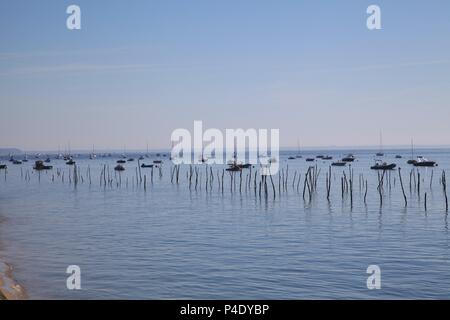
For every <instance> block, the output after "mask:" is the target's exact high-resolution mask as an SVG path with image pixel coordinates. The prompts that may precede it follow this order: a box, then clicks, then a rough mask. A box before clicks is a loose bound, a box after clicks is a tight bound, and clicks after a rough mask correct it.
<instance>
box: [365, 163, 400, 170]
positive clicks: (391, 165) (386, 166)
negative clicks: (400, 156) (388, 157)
mask: <svg viewBox="0 0 450 320" xmlns="http://www.w3.org/2000/svg"><path fill="white" fill-rule="evenodd" d="M396 166H397V165H396V164H395V163H389V164H388V163H386V162H381V161H378V162H377V163H375V165H373V166H371V167H370V169H372V170H393V169H394V168H395V167H396Z"/></svg>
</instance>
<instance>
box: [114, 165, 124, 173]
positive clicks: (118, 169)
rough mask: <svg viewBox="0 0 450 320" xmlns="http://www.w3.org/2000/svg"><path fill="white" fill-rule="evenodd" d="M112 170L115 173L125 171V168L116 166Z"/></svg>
mask: <svg viewBox="0 0 450 320" xmlns="http://www.w3.org/2000/svg"><path fill="white" fill-rule="evenodd" d="M114 170H116V171H125V167H124V166H123V165H121V164H118V165H117V166H115V167H114Z"/></svg>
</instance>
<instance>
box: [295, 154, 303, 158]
mask: <svg viewBox="0 0 450 320" xmlns="http://www.w3.org/2000/svg"><path fill="white" fill-rule="evenodd" d="M295 157H296V158H297V159H301V158H303V157H302V156H301V155H299V154H298V155H296V156H295Z"/></svg>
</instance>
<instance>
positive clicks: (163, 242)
mask: <svg viewBox="0 0 450 320" xmlns="http://www.w3.org/2000/svg"><path fill="white" fill-rule="evenodd" d="M348 152H350V151H348ZM419 152H422V153H423V155H424V156H427V157H428V158H431V159H433V160H436V161H438V163H439V166H438V167H435V168H434V169H431V168H428V169H426V168H423V169H420V174H421V178H420V180H421V189H420V196H419V195H418V194H417V192H415V191H414V190H412V191H410V188H409V178H410V176H409V174H410V170H411V166H409V165H407V164H406V160H407V158H408V153H409V152H408V151H407V150H403V151H400V150H397V151H395V150H394V151H389V152H388V154H387V155H386V157H385V159H386V160H387V161H392V162H396V163H397V164H398V165H399V166H401V167H402V174H403V182H404V185H405V192H406V195H407V197H408V206H407V207H406V208H405V206H404V200H403V196H402V192H401V189H400V185H399V180H398V172H397V171H393V172H391V177H390V187H389V177H388V176H386V177H385V179H386V180H385V181H386V183H385V187H384V195H383V205H382V206H380V198H379V194H378V191H377V185H378V178H377V173H376V172H373V171H371V170H370V169H369V167H370V165H372V163H373V159H374V156H373V153H374V151H364V150H359V151H354V153H355V155H356V157H357V159H358V160H357V161H356V162H355V163H354V164H353V165H352V168H353V170H354V186H353V189H354V190H353V207H352V206H351V204H350V197H349V194H345V195H344V197H342V193H341V177H342V176H343V174H342V171H343V170H345V172H346V174H347V175H348V167H347V168H336V167H333V169H332V187H331V197H330V201H329V202H328V201H327V199H326V190H325V179H326V178H325V172H326V171H327V170H328V166H329V163H330V162H329V161H322V160H320V161H316V164H317V166H318V168H321V172H320V175H319V177H318V190H317V192H316V194H314V195H313V197H312V201H311V202H310V201H309V198H308V197H306V199H305V200H304V199H303V197H302V191H303V179H304V175H305V172H306V171H307V168H308V166H309V165H313V164H314V163H308V162H306V161H305V159H304V158H305V157H306V156H315V155H317V154H324V153H325V154H330V155H332V156H334V158H335V159H336V158H338V157H341V156H343V155H344V154H346V153H347V152H346V151H332V152H325V151H314V152H306V151H305V152H303V159H296V160H287V158H288V156H289V155H292V154H295V152H284V153H282V156H281V158H282V160H281V163H280V165H281V167H282V168H283V169H284V171H285V172H286V166H287V165H289V171H288V172H289V175H288V183H287V190H285V191H283V190H282V193H281V195H279V194H277V196H276V198H275V199H274V198H273V195H272V187H271V185H269V197H268V198H267V199H266V198H265V197H264V192H263V193H262V195H261V197H260V196H259V192H256V194H255V191H254V187H253V182H252V183H251V184H250V188H248V187H245V186H243V187H242V189H241V192H240V191H239V175H236V187H235V189H234V190H233V192H231V190H230V178H229V176H228V174H227V175H225V182H224V190H223V191H222V190H221V189H220V184H219V183H218V179H217V172H220V175H221V172H222V168H217V167H213V174H214V176H215V179H214V181H213V185H212V188H210V189H208V191H206V190H205V166H199V170H200V172H201V178H199V180H200V181H201V182H200V181H199V185H198V186H197V190H195V188H194V187H193V186H192V187H191V190H189V187H188V181H187V178H186V170H187V167H182V168H181V170H180V176H179V184H176V183H175V182H174V183H171V177H170V170H171V164H170V163H169V161H168V159H165V163H164V165H163V169H162V178H160V176H159V172H158V170H155V171H154V177H153V183H152V182H151V178H150V172H151V171H150V169H143V170H142V175H144V174H145V175H146V180H147V186H146V190H144V187H143V185H140V186H136V182H135V179H136V167H137V161H135V162H131V163H127V164H126V165H125V166H126V171H125V172H123V173H121V177H120V180H121V185H118V183H119V178H118V177H117V178H116V177H115V175H114V173H111V176H112V178H113V180H114V181H113V185H112V186H107V187H104V186H100V172H101V170H102V168H103V165H104V164H107V165H109V168H110V170H111V172H113V171H112V167H113V166H114V165H115V161H116V160H117V157H113V158H98V159H96V160H89V159H86V158H78V159H76V161H77V165H78V168H79V170H80V172H81V174H82V176H83V181H79V182H78V185H77V186H76V187H75V186H74V182H73V181H71V183H69V181H68V180H69V178H68V176H69V172H70V170H73V167H69V166H67V165H65V164H64V162H63V161H62V160H52V165H53V166H54V169H53V170H52V171H48V172H47V173H42V174H41V176H40V179H39V177H38V174H37V173H36V172H33V171H32V170H31V167H32V162H33V161H32V160H34V159H32V160H31V159H30V162H28V163H24V164H23V165H16V166H15V165H13V164H10V163H9V162H8V171H7V174H6V175H5V172H4V171H3V170H2V171H0V219H1V223H0V257H2V258H3V259H4V260H6V261H8V262H10V263H11V264H12V265H13V266H14V267H15V277H16V279H17V280H18V281H19V282H20V283H21V284H23V285H24V287H26V288H27V290H28V293H29V295H30V297H31V298H49V299H53V298H69V299H79V298H125V299H137V298H152V299H153V298H170V299H172V298H173V299H179V298H195V299H216V298H217V299H266V298H267V299H303V298H308V299H309V298H358V299H361V298H362V299H364V298H419V297H420V298H450V276H449V270H450V255H449V231H448V216H447V214H446V212H445V202H444V194H443V188H442V185H441V184H440V178H441V174H442V170H444V169H445V170H448V169H450V153H449V152H448V150H437V149H433V150H421V151H419ZM397 153H399V154H402V155H403V156H404V158H403V159H394V155H395V154H397ZM145 161H149V160H148V159H146V160H145ZM145 161H144V162H145ZM6 162H7V161H6ZM2 163H5V159H2ZM88 167H89V168H90V170H91V183H89V179H88V174H87V172H88V171H87V170H88ZM58 168H60V169H61V170H62V171H63V172H64V177H65V178H64V182H62V176H58V175H57V170H58ZM254 170H255V169H253V172H252V173H253V174H254ZM296 171H297V174H298V173H300V174H301V179H302V180H301V183H300V185H299V189H298V190H297V182H295V183H293V178H294V175H295V172H296ZM27 172H29V174H30V179H27V178H28V174H27ZM248 174H249V170H245V171H243V180H244V182H243V184H244V185H245V180H246V178H247V175H248ZM361 174H363V177H362V176H360V175H361ZM431 175H433V182H432V184H431V185H430V182H431ZM53 177H54V181H53ZM39 180H40V181H39ZM362 180H368V193H367V203H366V204H365V203H364V188H363V187H362V185H361V184H360V181H362ZM274 184H275V188H276V191H277V192H278V176H276V177H275V178H274ZM412 184H413V186H412V188H413V189H414V182H412ZM416 184H417V181H416ZM425 193H427V210H426V211H425V203H424V197H425ZM372 264H376V265H379V266H380V268H381V276H382V288H381V290H368V289H367V286H366V280H367V276H368V275H367V274H366V269H367V267H368V266H369V265H372ZM68 265H79V266H80V268H81V272H82V290H80V291H70V290H67V289H66V277H67V276H68V275H67V274H66V273H65V271H66V268H67V266H68Z"/></svg>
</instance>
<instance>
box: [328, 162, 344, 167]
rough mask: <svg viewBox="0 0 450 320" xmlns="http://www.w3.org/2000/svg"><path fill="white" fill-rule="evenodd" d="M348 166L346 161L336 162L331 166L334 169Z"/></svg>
mask: <svg viewBox="0 0 450 320" xmlns="http://www.w3.org/2000/svg"><path fill="white" fill-rule="evenodd" d="M346 164H347V162H344V161H336V162H333V163H332V164H331V165H332V166H334V167H344V166H345V165H346Z"/></svg>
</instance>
